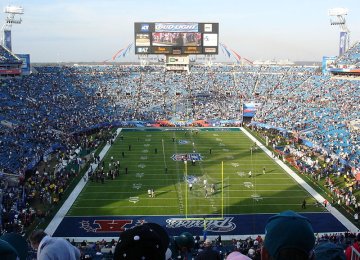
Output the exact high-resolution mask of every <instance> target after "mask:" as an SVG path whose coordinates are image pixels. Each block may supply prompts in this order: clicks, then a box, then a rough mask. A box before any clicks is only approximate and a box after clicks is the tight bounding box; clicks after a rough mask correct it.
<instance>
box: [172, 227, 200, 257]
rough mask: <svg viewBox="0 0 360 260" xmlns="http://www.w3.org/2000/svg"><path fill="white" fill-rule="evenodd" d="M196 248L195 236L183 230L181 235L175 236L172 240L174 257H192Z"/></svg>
mask: <svg viewBox="0 0 360 260" xmlns="http://www.w3.org/2000/svg"><path fill="white" fill-rule="evenodd" d="M194 248H195V239H194V236H193V235H192V234H191V233H189V232H183V233H181V234H180V236H176V237H173V238H172V239H171V241H170V249H171V252H172V259H191V258H192V255H193V252H194Z"/></svg>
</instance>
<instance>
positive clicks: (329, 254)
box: [314, 242, 346, 260]
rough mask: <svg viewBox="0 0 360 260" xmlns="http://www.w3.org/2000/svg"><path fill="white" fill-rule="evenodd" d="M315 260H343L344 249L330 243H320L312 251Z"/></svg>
mask: <svg viewBox="0 0 360 260" xmlns="http://www.w3.org/2000/svg"><path fill="white" fill-rule="evenodd" d="M314 253H315V259H316V260H345V259H346V257H345V253H344V249H343V248H342V247H340V246H338V245H335V244H334V243H331V242H325V243H320V244H319V245H317V246H316V247H315V249H314Z"/></svg>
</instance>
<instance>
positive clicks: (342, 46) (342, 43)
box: [339, 32, 347, 56]
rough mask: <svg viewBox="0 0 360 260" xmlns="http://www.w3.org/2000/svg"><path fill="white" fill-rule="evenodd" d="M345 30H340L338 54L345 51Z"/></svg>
mask: <svg viewBox="0 0 360 260" xmlns="http://www.w3.org/2000/svg"><path fill="white" fill-rule="evenodd" d="M346 41H347V32H340V43H339V56H341V55H343V53H344V52H345V51H346Z"/></svg>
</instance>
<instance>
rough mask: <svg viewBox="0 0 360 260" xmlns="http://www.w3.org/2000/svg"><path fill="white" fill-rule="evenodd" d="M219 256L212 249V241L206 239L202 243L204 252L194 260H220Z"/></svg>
mask: <svg viewBox="0 0 360 260" xmlns="http://www.w3.org/2000/svg"><path fill="white" fill-rule="evenodd" d="M220 259H221V256H220V254H219V252H218V251H215V250H214V249H213V248H212V241H211V240H210V239H208V238H207V239H206V240H205V242H204V250H202V251H200V253H199V254H198V255H197V256H196V257H195V260H220Z"/></svg>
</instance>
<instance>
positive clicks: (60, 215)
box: [45, 128, 122, 236]
mask: <svg viewBox="0 0 360 260" xmlns="http://www.w3.org/2000/svg"><path fill="white" fill-rule="evenodd" d="M121 130H122V128H118V129H117V130H116V136H115V139H116V138H117V137H118V135H119V134H120V132H121ZM110 147H111V144H110V143H107V144H106V145H105V146H104V148H103V149H102V150H101V152H100V154H99V156H100V161H101V160H102V159H103V158H104V157H105V155H106V154H107V152H108V151H109V149H110ZM98 165H99V164H98V163H92V164H91V165H90V167H89V168H88V169H87V171H86V173H85V176H89V173H90V171H91V168H92V171H93V172H94V171H95V170H96V168H97V167H98ZM88 180H89V178H86V180H85V181H84V178H81V179H80V181H79V183H78V184H77V185H76V187H75V188H74V190H73V191H72V192H71V194H70V195H69V197H68V198H67V199H66V201H65V202H64V204H63V205H62V206H61V208H60V209H59V211H58V212H57V213H56V214H55V216H54V217H53V219H52V220H51V221H50V223H49V225H48V226H47V227H46V229H45V233H47V234H48V235H50V236H52V235H53V234H54V232H55V230H56V229H57V228H58V226H59V225H60V223H61V221H63V219H64V217H65V216H66V214H67V212H68V211H69V209H70V208H71V206H72V205H73V204H74V202H75V200H76V199H77V197H78V196H79V194H80V192H81V191H82V189H83V188H84V187H85V185H86V183H87V182H88Z"/></svg>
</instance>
